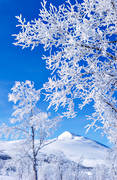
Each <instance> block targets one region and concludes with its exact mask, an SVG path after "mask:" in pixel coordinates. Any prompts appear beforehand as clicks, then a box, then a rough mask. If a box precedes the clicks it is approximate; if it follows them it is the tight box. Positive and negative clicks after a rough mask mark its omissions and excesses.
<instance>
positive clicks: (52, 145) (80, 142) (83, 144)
mask: <svg viewBox="0 0 117 180" xmlns="http://www.w3.org/2000/svg"><path fill="white" fill-rule="evenodd" d="M19 147H20V146H19V141H11V142H0V151H2V152H4V153H5V154H8V155H9V156H11V157H13V156H15V155H16V154H17V152H18V149H19ZM21 149H22V147H21ZM108 150H109V148H107V147H106V146H103V145H101V144H99V143H97V142H95V141H92V140H90V139H87V138H84V137H82V136H76V135H73V134H71V133H70V132H68V131H66V132H64V133H63V134H61V135H60V136H58V138H55V139H53V140H50V141H49V143H48V145H47V146H45V147H44V148H43V149H42V150H41V151H42V152H43V153H45V154H58V153H59V154H60V153H64V155H65V156H66V158H67V159H69V160H72V161H75V162H81V164H82V165H83V166H86V167H94V166H96V165H97V164H104V163H105V160H106V153H107V151H108Z"/></svg>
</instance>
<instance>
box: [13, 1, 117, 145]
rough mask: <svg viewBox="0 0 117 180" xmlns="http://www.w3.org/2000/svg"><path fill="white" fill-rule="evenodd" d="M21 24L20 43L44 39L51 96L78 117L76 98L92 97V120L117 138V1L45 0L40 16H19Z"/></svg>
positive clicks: (53, 102)
mask: <svg viewBox="0 0 117 180" xmlns="http://www.w3.org/2000/svg"><path fill="white" fill-rule="evenodd" d="M17 19H18V25H17V26H19V27H20V28H21V31H20V32H19V34H16V35H15V37H16V42H15V43H14V44H15V45H17V46H22V47H23V48H27V47H31V48H32V49H33V48H35V47H36V46H38V45H39V44H43V47H44V50H45V51H49V55H48V56H44V59H45V60H46V64H47V68H48V69H50V70H51V71H52V75H51V76H52V77H50V78H49V79H48V82H47V83H45V84H44V89H45V91H46V99H47V100H49V102H50V105H49V107H50V106H54V107H55V110H57V109H58V107H59V106H62V107H64V108H66V110H67V111H66V112H64V116H67V117H74V116H75V112H74V100H75V99H78V104H79V102H81V103H80V104H79V107H80V108H83V107H84V106H85V105H86V104H88V103H90V102H91V101H93V102H94V109H95V112H94V113H93V114H92V117H91V120H93V121H92V123H91V124H90V127H91V126H96V128H98V127H97V124H96V122H97V121H99V122H101V123H102V124H103V126H102V128H103V130H104V131H105V133H106V134H107V135H108V137H109V138H110V140H111V141H112V142H114V143H115V142H117V135H116V130H117V122H116V119H117V98H116V97H117V96H116V95H117V58H116V56H117V53H116V50H117V46H116V43H117V1H116V0H108V1H107V0H87V1H83V2H82V3H79V2H78V1H77V0H76V1H75V3H74V4H73V3H71V2H70V0H68V1H66V3H65V4H63V5H61V6H59V8H56V7H55V6H53V5H52V4H50V6H49V9H48V8H47V7H46V1H45V0H44V1H43V3H42V9H41V10H40V12H39V18H38V19H34V20H33V21H31V22H26V20H25V19H23V18H22V16H21V15H20V16H17Z"/></svg>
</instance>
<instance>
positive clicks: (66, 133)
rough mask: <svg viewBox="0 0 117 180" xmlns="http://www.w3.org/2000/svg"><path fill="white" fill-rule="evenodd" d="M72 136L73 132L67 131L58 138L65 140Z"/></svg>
mask: <svg viewBox="0 0 117 180" xmlns="http://www.w3.org/2000/svg"><path fill="white" fill-rule="evenodd" d="M72 138H73V136H72V134H71V133H70V132H68V131H65V132H64V133H62V134H61V135H60V136H58V140H65V139H72Z"/></svg>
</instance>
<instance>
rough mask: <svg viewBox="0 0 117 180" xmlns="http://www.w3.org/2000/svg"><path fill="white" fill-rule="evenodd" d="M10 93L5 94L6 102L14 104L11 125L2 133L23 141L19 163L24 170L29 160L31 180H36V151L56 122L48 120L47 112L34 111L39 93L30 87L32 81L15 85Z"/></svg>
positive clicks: (41, 146)
mask: <svg viewBox="0 0 117 180" xmlns="http://www.w3.org/2000/svg"><path fill="white" fill-rule="evenodd" d="M11 91H12V92H11V93H9V101H12V102H13V103H14V104H15V105H14V107H13V109H14V111H13V113H12V118H11V123H12V125H11V126H10V127H6V126H3V127H4V130H3V131H4V132H5V135H6V132H7V134H8V135H10V136H11V137H13V138H16V139H17V138H22V139H23V145H22V149H23V152H22V151H21V154H20V157H21V159H20V161H21V163H23V167H24V164H26V165H27V163H26V162H27V161H28V162H29V160H30V162H31V166H32V168H33V172H34V179H35V180H37V179H38V169H37V166H38V161H39V160H38V158H39V157H38V155H39V152H40V149H42V148H43V147H44V146H46V145H47V144H46V143H47V142H46V140H47V137H48V136H49V135H50V134H51V133H52V131H53V130H54V129H55V128H56V126H57V124H58V121H59V119H58V118H50V117H49V116H50V114H49V113H47V112H42V111H41V110H40V109H38V108H37V103H38V101H39V99H40V90H36V89H35V88H34V83H33V82H31V81H25V82H16V83H15V85H14V86H13V88H12V89H11ZM19 146H20V145H19ZM19 149H20V148H19ZM18 158H19V156H18ZM22 158H23V161H22ZM25 161H26V162H25ZM18 162H19V160H18ZM28 166H29V165H27V166H26V167H28Z"/></svg>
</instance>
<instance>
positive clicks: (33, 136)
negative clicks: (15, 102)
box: [31, 126, 38, 180]
mask: <svg viewBox="0 0 117 180" xmlns="http://www.w3.org/2000/svg"><path fill="white" fill-rule="evenodd" d="M31 129H32V150H33V171H34V180H38V173H37V158H36V152H35V131H34V127H33V126H32V127H31Z"/></svg>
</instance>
